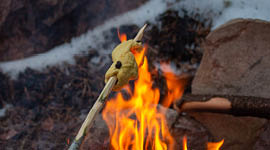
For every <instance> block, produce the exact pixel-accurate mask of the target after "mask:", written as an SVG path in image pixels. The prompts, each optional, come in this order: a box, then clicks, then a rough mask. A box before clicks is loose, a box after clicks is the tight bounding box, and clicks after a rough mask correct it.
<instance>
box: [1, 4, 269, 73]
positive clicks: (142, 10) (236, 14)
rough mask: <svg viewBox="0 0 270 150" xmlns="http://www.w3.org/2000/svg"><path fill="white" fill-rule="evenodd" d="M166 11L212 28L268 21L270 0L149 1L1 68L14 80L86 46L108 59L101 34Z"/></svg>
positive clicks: (70, 57) (70, 59)
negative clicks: (196, 18)
mask: <svg viewBox="0 0 270 150" xmlns="http://www.w3.org/2000/svg"><path fill="white" fill-rule="evenodd" d="M168 8H173V9H177V10H180V9H182V8H184V9H186V10H187V11H188V14H190V15H191V14H192V13H199V14H201V16H204V17H203V18H211V19H212V21H213V22H212V23H213V27H212V29H215V28H217V27H218V26H219V25H221V24H223V23H225V22H227V21H229V20H230V19H233V18H256V19H263V20H267V21H270V15H269V14H270V0H149V1H148V2H147V3H145V4H144V5H143V6H141V7H139V8H137V9H135V10H131V11H129V12H127V13H125V14H122V15H120V16H117V17H114V18H112V19H110V20H108V21H106V22H105V23H104V24H103V25H100V26H98V27H96V28H94V29H92V30H89V31H88V32H87V33H85V34H82V35H81V36H79V37H75V38H73V39H72V40H71V42H70V43H65V44H63V45H60V46H57V47H55V48H53V49H51V50H49V51H48V52H46V53H43V54H39V55H36V56H33V57H29V58H25V59H22V60H16V61H9V62H2V63H0V69H1V70H2V71H3V72H5V73H8V74H9V75H10V76H11V77H13V78H16V76H17V75H18V73H19V72H21V71H24V70H25V69H26V68H32V69H36V70H42V69H44V68H45V67H47V66H54V65H61V64H62V63H63V62H67V63H70V64H73V63H74V59H73V56H74V55H77V54H82V53H83V52H85V51H87V50H88V49H89V47H92V48H93V49H98V50H99V51H98V52H99V53H100V55H101V56H105V55H106V56H107V55H108V54H109V53H111V50H112V49H113V46H114V45H115V43H112V44H111V45H110V46H108V47H107V48H103V47H102V43H103V41H105V40H104V37H103V36H102V35H103V33H104V32H105V31H109V29H111V28H112V27H116V28H117V27H119V26H121V25H126V24H137V25H138V26H142V25H143V24H144V23H145V22H146V21H149V22H155V18H156V16H158V15H159V14H161V13H163V12H164V11H165V10H167V9H168ZM181 14H182V13H181V12H180V15H181ZM107 60H108V59H107ZM107 60H106V59H105V60H102V61H107ZM93 61H96V63H97V62H99V61H101V60H100V59H99V58H95V59H94V60H93Z"/></svg>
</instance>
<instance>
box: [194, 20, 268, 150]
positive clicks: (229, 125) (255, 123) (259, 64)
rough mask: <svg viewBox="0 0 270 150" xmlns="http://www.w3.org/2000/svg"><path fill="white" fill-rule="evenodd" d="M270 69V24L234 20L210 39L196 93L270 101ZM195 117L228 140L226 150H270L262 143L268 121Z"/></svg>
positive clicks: (207, 114)
mask: <svg viewBox="0 0 270 150" xmlns="http://www.w3.org/2000/svg"><path fill="white" fill-rule="evenodd" d="M269 66H270V23H269V22H265V21H261V20H249V19H248V20H244V19H237V20H232V21H230V22H228V23H226V24H224V25H222V26H221V27H219V28H217V29H216V30H214V31H212V32H211V33H210V34H209V35H208V36H207V38H206V41H205V43H204V55H203V58H202V61H201V65H200V67H199V69H198V71H197V73H196V76H195V78H194V80H193V83H192V93H193V94H220V95H221V94H226V95H245V96H257V97H265V98H270V92H269V90H270V87H269V85H270V78H269V77H270V67H269ZM191 115H192V116H193V117H195V118H196V120H198V121H200V122H201V123H202V124H203V125H204V126H205V127H206V128H208V129H209V131H210V133H211V134H212V135H213V136H214V137H215V138H216V139H217V140H219V139H221V138H224V139H225V143H224V146H223V148H224V149H226V150H239V149H257V148H258V147H259V148H260V149H265V150H266V149H269V148H267V147H269V144H270V143H269V142H268V143H267V142H265V141H262V140H261V139H262V138H261V137H267V133H268V132H269V130H268V129H265V128H266V127H267V125H266V124H267V120H266V119H261V118H254V117H234V116H231V115H221V114H211V113H193V114H191ZM259 137H260V138H259ZM258 139H259V140H258ZM255 143H256V144H255ZM261 143H263V144H265V145H264V146H262V144H261ZM267 144H268V145H267ZM254 145H255V146H254Z"/></svg>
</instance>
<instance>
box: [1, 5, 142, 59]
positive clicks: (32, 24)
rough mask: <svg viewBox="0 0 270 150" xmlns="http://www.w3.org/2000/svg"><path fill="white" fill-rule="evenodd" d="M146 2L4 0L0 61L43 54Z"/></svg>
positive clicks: (2, 6)
mask: <svg viewBox="0 0 270 150" xmlns="http://www.w3.org/2000/svg"><path fill="white" fill-rule="evenodd" d="M145 1H146V0H139V1H123V0H98V1H94V0H79V1H76V0H32V1H31V0H25V1H22V0H1V2H0V45H1V46H0V61H7V60H14V59H19V58H24V57H28V56H31V55H34V54H37V53H42V52H44V51H47V50H49V49H51V48H53V47H54V46H56V45H59V44H62V43H64V42H67V41H69V40H70V39H71V37H74V36H78V35H80V34H82V33H84V32H86V31H87V30H89V29H91V28H93V27H95V26H96V25H99V24H101V23H103V22H104V21H105V20H107V19H110V18H111V17H113V16H116V15H118V14H120V13H123V12H126V11H129V10H131V9H134V8H136V7H138V6H139V5H141V4H142V3H143V2H145Z"/></svg>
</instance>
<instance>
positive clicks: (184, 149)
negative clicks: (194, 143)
mask: <svg viewBox="0 0 270 150" xmlns="http://www.w3.org/2000/svg"><path fill="white" fill-rule="evenodd" d="M183 150H187V137H186V136H184V137H183Z"/></svg>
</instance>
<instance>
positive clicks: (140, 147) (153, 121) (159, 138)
mask: <svg viewBox="0 0 270 150" xmlns="http://www.w3.org/2000/svg"><path fill="white" fill-rule="evenodd" d="M118 36H119V39H120V41H121V42H123V41H126V37H127V36H126V35H125V34H118ZM146 50H147V46H145V47H144V49H143V51H141V52H140V53H136V51H133V52H134V56H135V58H136V62H137V64H141V65H140V67H139V77H138V79H137V80H136V81H135V83H134V88H132V87H131V86H126V87H125V88H124V91H125V92H126V93H127V94H128V95H129V96H130V98H128V99H125V98H124V97H125V96H124V95H123V93H121V92H119V93H117V95H116V97H115V98H113V99H111V100H110V101H108V102H107V103H106V107H105V109H104V110H103V113H102V116H103V118H104V120H105V121H106V123H107V125H108V128H109V131H110V143H111V148H110V149H111V150H150V149H151V150H177V149H180V148H176V147H175V141H176V140H179V139H174V138H173V137H172V135H171V133H170V131H169V128H168V126H167V121H166V117H165V114H166V110H165V111H164V109H163V110H162V109H158V108H159V107H158V106H159V102H160V90H159V89H158V88H153V80H152V78H151V73H150V72H149V70H148V61H147V58H146V56H144V53H145V52H146ZM163 75H164V78H165V79H166V83H167V88H168V90H167V94H166V97H165V98H164V99H163V100H162V106H164V107H166V108H168V107H170V106H171V104H172V103H173V102H174V101H175V100H178V99H180V98H181V96H182V95H183V92H184V88H185V84H186V81H185V80H182V79H179V77H178V76H177V75H175V74H173V73H172V72H164V73H163ZM183 136H184V135H183ZM222 144H223V140H222V141H220V142H218V143H207V144H206V145H207V149H208V150H218V149H219V148H220V147H221V146H222ZM183 149H184V150H187V149H188V147H187V137H186V136H184V138H183Z"/></svg>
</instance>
